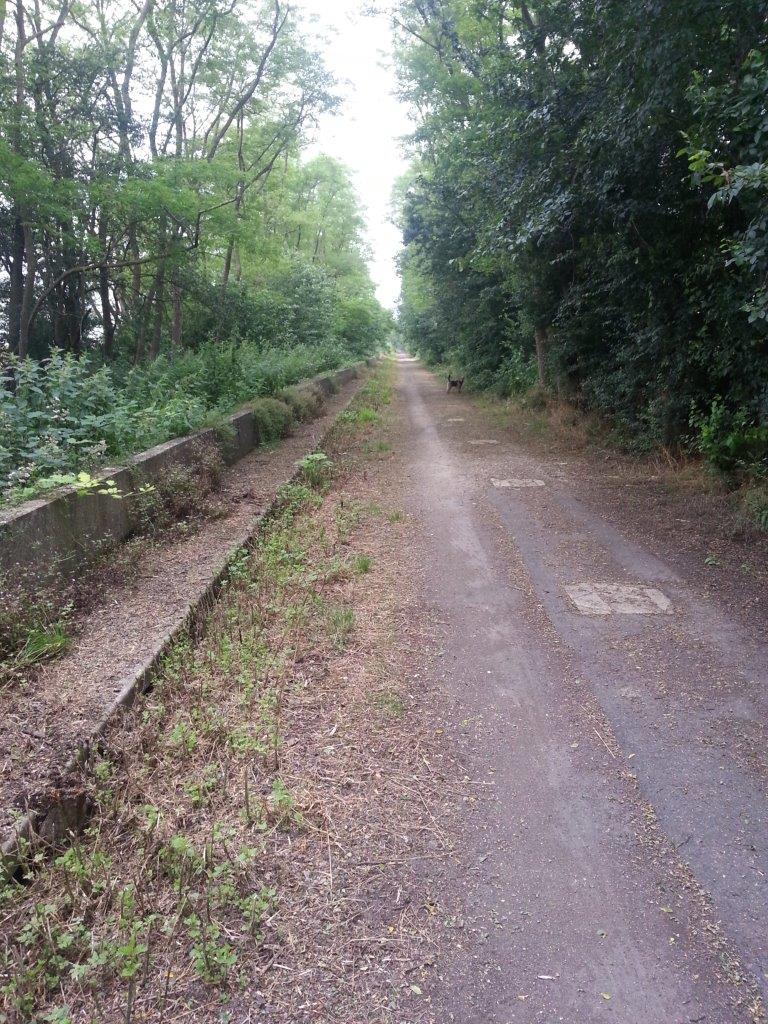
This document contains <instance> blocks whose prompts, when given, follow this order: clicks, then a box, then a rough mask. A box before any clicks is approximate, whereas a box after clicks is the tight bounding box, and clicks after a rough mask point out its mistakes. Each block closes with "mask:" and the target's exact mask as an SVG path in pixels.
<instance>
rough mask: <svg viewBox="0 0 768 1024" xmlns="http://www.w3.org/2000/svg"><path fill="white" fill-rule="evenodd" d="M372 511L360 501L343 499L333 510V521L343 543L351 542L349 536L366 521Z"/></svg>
mask: <svg viewBox="0 0 768 1024" xmlns="http://www.w3.org/2000/svg"><path fill="white" fill-rule="evenodd" d="M368 512H370V509H369V508H368V507H367V506H365V505H363V504H362V503H361V502H359V501H349V500H347V499H344V498H342V499H341V500H340V501H339V503H338V505H337V506H336V507H335V509H334V510H333V519H334V523H335V526H336V534H337V536H338V538H339V540H340V541H341V542H342V543H346V542H347V541H348V540H349V536H350V534H351V533H352V531H353V530H354V529H356V527H358V526H359V525H360V524H361V523H362V522H363V520H364V518H365V516H366V513H368Z"/></svg>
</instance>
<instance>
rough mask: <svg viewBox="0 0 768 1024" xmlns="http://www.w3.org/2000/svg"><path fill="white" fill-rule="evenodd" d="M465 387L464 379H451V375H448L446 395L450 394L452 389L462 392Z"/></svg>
mask: <svg viewBox="0 0 768 1024" xmlns="http://www.w3.org/2000/svg"><path fill="white" fill-rule="evenodd" d="M463 386H464V378H463V377H451V375H450V374H448V389H447V391H446V394H447V393H448V391H450V390H451V388H456V390H457V391H461V389H462V387H463Z"/></svg>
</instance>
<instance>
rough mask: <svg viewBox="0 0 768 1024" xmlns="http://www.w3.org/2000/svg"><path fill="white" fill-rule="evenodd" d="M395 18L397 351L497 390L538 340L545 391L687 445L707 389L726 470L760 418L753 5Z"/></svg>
mask: <svg viewBox="0 0 768 1024" xmlns="http://www.w3.org/2000/svg"><path fill="white" fill-rule="evenodd" d="M397 21H398V24H399V26H400V28H398V29H397V36H398V61H399V67H400V79H401V86H402V89H403V91H404V93H405V95H406V96H407V97H408V98H409V99H410V100H411V101H412V102H413V106H414V109H415V110H416V111H418V115H417V125H416V129H415V132H414V142H415V159H414V162H413V166H412V169H411V171H410V172H409V174H408V175H407V176H406V177H405V179H404V180H403V182H402V183H401V185H400V187H399V195H398V197H397V200H398V205H399V208H400V219H401V226H402V229H403V235H404V241H405V246H406V247H405V251H404V255H403V258H402V271H403V300H402V306H401V313H400V330H401V333H402V336H403V339H404V342H405V343H406V344H407V345H408V346H409V347H410V348H411V349H412V350H414V351H417V352H419V353H420V354H421V355H423V356H424V357H425V358H426V359H427V360H428V361H430V362H432V363H433V364H436V365H440V366H443V367H447V368H448V369H451V370H453V371H454V372H456V371H458V370H459V369H460V370H461V372H462V373H464V372H465V373H466V376H467V382H468V384H471V385H472V386H476V387H482V388H493V389H495V390H497V391H498V392H500V393H501V394H510V393H513V392H516V391H525V389H526V388H528V387H529V386H530V385H531V383H532V382H533V381H534V380H535V376H536V372H535V371H536V369H537V361H536V359H535V356H536V355H537V345H536V337H537V336H538V339H539V345H538V354H539V355H540V356H541V358H542V369H543V373H544V376H545V378H546V381H545V383H546V384H547V385H548V387H549V389H550V390H555V391H558V392H560V393H561V394H562V395H564V396H565V397H566V398H568V399H569V400H575V401H577V402H579V403H581V404H582V405H583V406H586V407H591V408H594V409H597V410H599V411H601V412H602V413H606V414H608V415H609V416H610V417H612V418H613V419H614V421H615V423H616V424H617V428H618V430H619V431H620V433H621V435H622V436H623V437H625V438H627V439H628V440H631V439H635V441H634V442H633V443H637V439H638V438H639V439H640V442H639V443H640V446H641V447H648V446H650V445H654V444H669V443H675V442H679V441H681V439H683V438H684V437H685V435H686V434H687V432H688V429H689V418H690V410H691V408H694V409H696V410H702V409H709V408H710V407H711V405H712V403H713V401H715V399H719V400H720V401H721V403H722V406H723V409H724V413H723V416H724V417H734V418H735V419H734V424H733V430H731V428H728V429H727V430H726V431H725V433H726V434H728V433H729V432H730V434H731V435H732V439H733V446H734V451H733V453H731V454H728V453H727V452H726V453H724V457H725V460H726V461H729V460H730V461H736V462H739V463H743V462H745V461H746V460H748V459H753V458H754V457H755V455H754V449H755V448H757V449H759V447H760V444H761V442H760V431H762V429H763V426H764V425H765V423H766V416H767V415H768V358H767V356H768V348H767V345H768V320H767V319H766V316H767V315H768V314H767V313H766V311H767V310H768V290H767V289H766V284H765V282H766V280H767V279H768V257H766V241H768V216H767V215H766V197H767V196H768V173H766V162H768V151H767V150H766V146H768V120H766V112H765V111H766V107H765V97H766V93H767V92H768V68H767V67H766V60H765V54H766V53H768V35H767V33H766V26H765V11H764V5H763V4H762V3H760V2H759V0H744V2H743V3H739V4H714V5H713V4H711V3H709V2H708V0H682V2H680V3H676V4H674V5H664V4H659V3H658V2H657V0H639V2H638V3H633V4H627V3H624V2H622V0H607V2H606V0H586V2H584V3H579V4H573V3H567V2H565V0H531V2H529V3H526V4H525V5H510V4H508V3H504V2H502V0H491V2H489V3H484V4H476V3H473V2H472V0H439V2H437V3H435V4H430V5H427V6H425V5H423V4H417V3H414V2H412V0H402V2H401V3H400V4H399V5H398V12H397ZM745 54H747V55H748V56H747V57H746V59H745ZM681 146H683V148H682V150H681ZM686 159H687V161H688V164H689V168H688V169H689V171H690V173H686ZM737 421H738V422H737ZM718 430H719V428H718ZM754 431H757V434H755V433H754ZM721 433H722V432H721ZM705 435H706V436H705V437H704V438H703V440H702V444H703V445H704V447H705V448H706V450H707V454H709V452H710V451H713V452H714V454H715V457H716V458H720V455H719V454H717V452H715V451H714V448H717V445H718V444H720V442H719V441H718V442H714V441H713V440H712V438H711V437H710V434H709V433H707V431H705ZM737 435H738V436H737ZM712 445H714V448H713V447H712ZM742 449H745V450H744V451H742ZM747 450H748V451H747ZM758 459H759V455H758Z"/></svg>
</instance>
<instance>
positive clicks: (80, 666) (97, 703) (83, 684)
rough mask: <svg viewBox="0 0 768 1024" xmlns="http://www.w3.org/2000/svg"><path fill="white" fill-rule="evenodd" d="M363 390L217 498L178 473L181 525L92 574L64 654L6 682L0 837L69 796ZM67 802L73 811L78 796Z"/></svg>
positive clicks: (259, 459)
mask: <svg viewBox="0 0 768 1024" xmlns="http://www.w3.org/2000/svg"><path fill="white" fill-rule="evenodd" d="M358 386H359V382H358V381H353V382H352V383H351V384H349V385H347V386H346V387H344V388H342V389H341V390H340V391H339V393H338V394H336V395H334V396H332V397H331V398H329V399H328V400H327V402H326V405H325V407H324V412H323V413H322V415H321V416H320V417H319V418H317V419H314V420H312V421H311V422H307V423H303V424H297V426H296V428H295V430H294V431H293V433H292V434H291V436H289V437H287V438H285V439H283V440H282V441H281V442H280V443H278V444H276V445H274V446H272V447H260V448H257V449H254V451H252V452H251V453H250V454H249V455H247V456H246V457H245V458H244V459H242V460H241V461H240V462H238V463H237V464H236V465H234V466H233V467H232V468H231V469H229V470H226V471H224V472H223V474H222V475H221V481H220V485H219V489H218V490H217V491H216V492H215V493H214V494H213V495H211V496H209V497H208V498H206V496H205V495H204V494H203V493H201V492H200V491H197V492H196V491H195V486H194V485H195V481H194V480H192V481H190V480H182V481H180V482H179V481H177V482H176V483H175V484H174V482H173V481H170V484H169V486H170V485H173V486H174V487H175V489H174V490H173V493H172V495H171V497H172V501H173V503H174V504H175V506H176V508H175V512H176V513H177V516H176V517H175V518H174V520H173V522H172V523H171V524H170V525H169V526H168V527H167V528H166V529H164V530H162V531H161V532H160V533H159V534H158V535H157V536H152V535H150V536H149V537H145V538H141V539H139V541H138V542H136V543H129V544H127V545H122V546H121V547H119V548H118V550H117V551H116V552H115V553H114V555H113V556H112V557H111V558H110V560H109V561H108V562H107V564H106V566H105V567H104V568H103V570H102V571H101V574H100V577H99V576H97V578H96V580H95V584H94V589H96V590H97V594H96V596H95V598H93V599H92V600H91V601H90V603H89V604H86V607H85V608H84V609H83V610H82V611H80V612H79V613H75V614H74V615H73V616H72V617H71V619H70V620H69V621H68V622H67V627H66V628H67V632H68V644H67V645H66V649H65V650H64V651H63V653H62V654H61V656H59V657H57V658H56V659H55V660H53V661H50V662H48V663H47V664H44V665H41V666H33V667H31V668H29V669H27V670H25V671H23V672H21V673H18V672H17V673H14V674H13V676H12V677H11V679H10V681H7V682H5V683H4V684H3V685H0V843H2V842H4V841H7V840H8V837H9V836H12V832H13V826H14V822H15V821H16V819H17V818H18V817H19V815H20V814H24V813H25V812H26V811H27V809H28V808H32V809H35V808H36V807H39V806H43V807H44V806H45V805H46V804H47V803H50V802H53V803H56V802H62V800H63V799H64V797H63V794H62V784H63V783H65V780H64V779H63V778H62V772H63V770H64V768H65V766H66V764H67V762H68V761H69V759H70V757H71V756H72V754H73V753H74V751H75V749H76V748H77V746H78V744H81V743H83V742H85V741H87V739H88V738H89V737H90V736H91V734H92V733H93V731H94V729H96V727H97V726H98V724H99V723H100V722H101V721H102V719H103V716H104V715H105V713H106V712H107V711H108V709H109V708H111V707H112V705H113V704H114V702H115V701H116V699H117V698H118V696H119V695H120V694H121V692H123V691H124V690H125V688H126V687H128V686H130V685H131V683H132V682H133V681H134V680H135V679H136V677H137V674H138V673H139V672H140V671H141V669H142V667H144V666H146V665H147V664H149V663H151V661H152V658H153V656H154V655H155V654H156V653H158V652H161V651H162V650H163V648H164V646H165V644H166V643H167V640H168V637H169V636H171V635H173V633H174V631H175V630H176V629H178V628H179V627H180V625H182V624H183V622H184V620H185V618H186V616H187V614H188V612H189V609H190V607H194V606H195V604H196V603H197V602H198V601H199V600H200V599H201V598H202V597H203V596H204V595H205V594H206V592H207V590H208V588H209V586H210V584H211V581H212V580H213V579H214V578H215V576H216V575H217V573H218V572H220V571H221V569H222V567H223V566H224V565H225V563H226V559H227V557H228V555H229V554H230V552H232V551H233V550H235V549H236V548H237V547H238V545H240V544H242V543H244V542H245V541H246V540H247V539H248V538H249V537H250V536H251V535H252V534H253V531H254V529H255V527H256V524H257V523H258V520H259V517H260V516H261V515H263V513H264V511H265V510H266V509H267V508H268V507H269V505H270V503H271V502H272V500H273V498H274V494H275V491H276V489H277V488H278V487H279V486H280V484H281V483H282V482H283V481H285V480H287V479H289V478H290V476H291V475H292V474H293V472H294V471H295V462H296V460H297V459H299V458H301V457H303V456H304V455H306V454H307V452H309V451H312V449H313V448H314V446H315V445H316V444H317V441H318V439H319V438H321V437H322V436H323V434H324V433H325V432H326V431H327V430H328V429H329V428H330V426H331V425H332V423H333V422H334V419H335V417H336V415H337V414H338V412H339V411H340V409H342V408H343V407H344V406H345V405H346V404H347V403H348V402H349V400H350V398H351V397H352V395H353V394H354V392H355V389H356V388H357V387H358ZM198 483H199V482H198ZM190 484H191V485H192V486H190ZM65 788H66V787H65ZM66 800H67V801H69V802H71V803H72V805H73V809H74V810H76V804H77V793H76V792H75V793H74V794H72V795H71V798H70V797H69V796H67V797H66Z"/></svg>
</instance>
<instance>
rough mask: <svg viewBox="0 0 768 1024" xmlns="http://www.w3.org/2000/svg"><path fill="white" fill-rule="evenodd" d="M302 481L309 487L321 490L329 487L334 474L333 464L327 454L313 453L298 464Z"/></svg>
mask: <svg viewBox="0 0 768 1024" xmlns="http://www.w3.org/2000/svg"><path fill="white" fill-rule="evenodd" d="M296 466H297V468H298V470H299V473H300V475H301V479H302V481H303V482H304V483H305V484H307V485H308V486H309V487H313V488H315V489H316V490H320V489H322V488H325V487H327V486H328V484H329V482H330V479H331V474H332V472H333V463H332V462H331V460H330V459H329V458H328V456H327V455H326V454H325V452H313V453H312V454H311V455H306V456H305V457H304V458H303V459H301V460H300V461H299V462H297V463H296Z"/></svg>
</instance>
